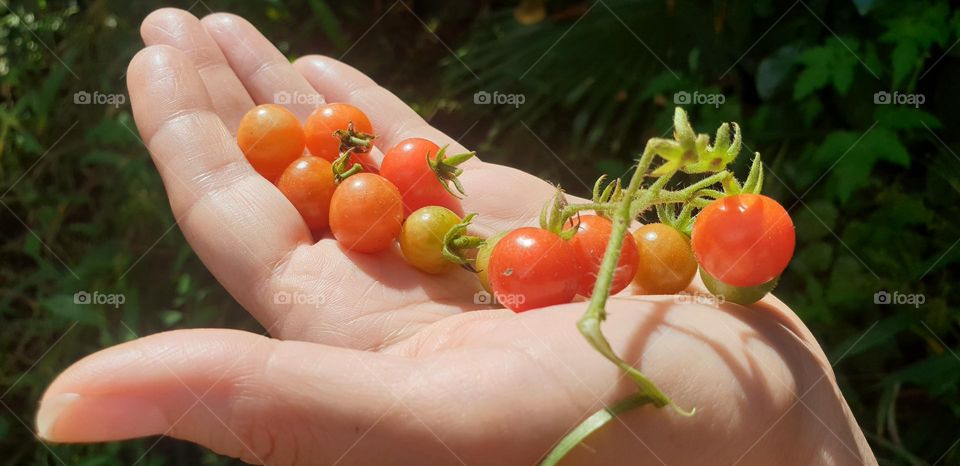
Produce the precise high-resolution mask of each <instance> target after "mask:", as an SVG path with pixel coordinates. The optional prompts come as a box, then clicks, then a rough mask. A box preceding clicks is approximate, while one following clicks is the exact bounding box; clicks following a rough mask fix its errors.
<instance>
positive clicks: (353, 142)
mask: <svg viewBox="0 0 960 466" xmlns="http://www.w3.org/2000/svg"><path fill="white" fill-rule="evenodd" d="M333 137H335V138H337V139H339V140H340V153H343V152H344V151H345V150H347V149H353V150H354V151H356V153H358V154H363V153H366V152H369V151H370V148H372V147H373V140H374V139H376V136H375V135H373V134H369V133H364V132H362V131H357V130H356V128H355V127H354V126H353V121H351V122H350V123H348V124H347V129H338V130H336V131H334V132H333Z"/></svg>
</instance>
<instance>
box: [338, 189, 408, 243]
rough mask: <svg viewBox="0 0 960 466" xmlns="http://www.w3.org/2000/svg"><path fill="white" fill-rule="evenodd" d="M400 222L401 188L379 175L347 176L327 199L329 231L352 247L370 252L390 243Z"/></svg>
mask: <svg viewBox="0 0 960 466" xmlns="http://www.w3.org/2000/svg"><path fill="white" fill-rule="evenodd" d="M402 222H403V203H402V202H401V200H400V191H397V187H396V186H394V185H393V184H392V183H390V182H389V181H387V179H386V178H384V177H382V176H380V175H375V174H373V173H357V174H356V175H353V176H350V177H349V178H347V179H345V180H343V182H341V183H340V186H337V189H336V191H334V192H333V198H331V200H330V231H332V232H333V236H334V237H335V238H337V241H339V242H340V244H341V245H343V247H345V248H346V249H348V250H351V251H356V252H365V253H372V252H377V251H382V250H384V249H386V248H388V247H390V245H391V244H393V240H394V239H396V238H397V235H399V234H400V226H401V223H402Z"/></svg>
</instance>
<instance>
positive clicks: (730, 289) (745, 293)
mask: <svg viewBox="0 0 960 466" xmlns="http://www.w3.org/2000/svg"><path fill="white" fill-rule="evenodd" d="M700 279H701V280H703V285H704V286H706V287H707V290H708V291H710V294H712V295H714V296H716V297H717V299H718V301H730V302H731V303H737V304H742V305H744V306H749V305H750V304H753V303H755V302H757V301H760V299H762V298H763V297H764V296H766V295H767V293H769V292H771V291H773V289H774V288H775V287H776V286H777V281H778V280H779V277H776V278H774V279H773V280H770V281H768V282H766V283H761V284H759V285H754V286H733V285H728V284H726V283H723V282H721V281H720V280H717V279H716V278H713V277H711V276H710V274H709V273H708V272H707V271H706V270H704V269H703V267H700Z"/></svg>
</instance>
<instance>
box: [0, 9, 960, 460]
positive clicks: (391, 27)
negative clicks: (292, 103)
mask: <svg viewBox="0 0 960 466" xmlns="http://www.w3.org/2000/svg"><path fill="white" fill-rule="evenodd" d="M153 3H154V2H147V1H139V2H128V1H120V0H117V1H106V0H102V1H72V2H71V1H13V0H3V1H0V4H2V7H0V37H2V40H0V235H2V241H0V404H2V405H3V409H0V463H2V462H6V463H7V464H71V465H73V464H82V465H111V464H141V465H164V464H227V463H230V460H227V459H223V458H219V457H217V456H216V455H214V454H212V453H209V452H206V451H204V450H202V449H200V448H198V447H195V446H193V445H190V444H187V443H184V442H179V441H175V440H170V439H162V438H149V439H144V440H138V441H131V442H122V443H114V444H107V445H92V446H54V445H50V446H45V445H43V444H41V443H39V442H37V441H36V440H35V438H34V436H33V433H32V432H31V429H32V428H33V418H34V413H35V409H36V406H37V400H38V398H39V396H40V395H41V394H42V391H43V389H44V388H45V386H46V385H47V384H48V383H49V382H50V381H51V380H52V379H53V377H55V376H56V374H57V373H58V372H59V371H60V370H62V369H64V368H65V367H67V366H68V365H69V364H70V363H71V362H73V361H75V360H77V359H79V358H80V357H82V356H84V355H86V354H89V353H91V352H94V351H96V350H98V349H101V348H103V347H105V346H109V345H113V344H115V343H117V342H120V341H124V340H129V339H132V338H135V337H137V336H138V335H144V334H150V333H155V332H159V331H163V330H166V329H171V328H180V327H239V328H245V329H250V330H254V331H262V329H260V328H259V327H258V326H257V324H256V323H255V322H254V321H253V320H252V319H251V318H249V317H248V316H247V315H246V313H245V312H244V310H243V309H241V308H240V307H239V306H238V305H237V304H236V303H235V302H234V301H233V300H232V299H231V298H230V296H228V295H227V294H226V292H225V291H224V290H223V289H222V288H221V287H220V286H219V285H218V284H217V282H216V280H214V279H213V277H212V276H211V275H210V274H209V273H208V272H207V271H206V270H205V268H204V267H203V265H202V264H201V263H200V261H199V260H198V259H197V257H196V256H195V255H194V254H193V252H192V251H191V249H190V248H189V246H188V245H187V244H186V242H185V240H184V238H183V236H182V235H181V233H180V231H179V229H178V228H177V227H176V224H175V223H174V219H173V217H172V215H171V213H170V209H169V206H168V204H167V200H166V197H165V194H164V190H163V187H162V185H161V182H160V178H159V177H158V176H157V173H156V171H155V169H154V167H153V164H152V163H151V161H150V160H149V156H148V154H147V152H146V150H145V149H144V147H143V145H142V144H141V142H140V141H139V138H138V136H137V134H136V129H135V126H134V122H133V121H132V118H131V115H130V107H129V102H128V99H127V98H126V88H125V81H124V72H125V69H126V65H127V62H128V60H129V59H130V58H131V57H132V56H133V54H134V53H136V51H137V50H138V49H140V48H141V46H142V43H141V40H140V38H139V35H138V27H139V23H140V21H141V20H142V19H143V18H144V16H146V14H147V13H149V12H150V11H151V10H153V9H154V8H157V7H159V6H162V5H161V4H160V3H159V2H158V3H157V4H153ZM170 5H172V6H179V7H181V8H184V9H189V10H190V11H191V12H193V13H194V14H196V15H198V16H203V15H206V14H208V13H210V12H211V11H221V10H226V11H232V12H234V13H237V14H240V15H242V16H244V17H246V18H247V19H249V20H250V21H251V22H252V23H253V24H254V25H256V26H257V27H259V28H260V29H261V30H262V31H263V32H264V33H265V34H266V35H267V37H268V38H270V39H271V40H272V41H273V42H274V43H275V44H277V46H278V47H279V48H280V49H281V50H282V51H283V52H284V53H285V54H287V55H288V56H289V57H290V58H291V59H293V58H296V57H297V56H300V55H304V54H308V53H322V54H326V55H330V56H334V57H340V58H342V59H343V60H344V61H346V62H347V63H349V64H351V65H353V66H355V67H357V68H359V69H360V70H362V71H364V72H366V73H367V74H369V75H371V76H372V77H373V78H374V79H376V80H377V81H378V82H380V83H381V84H382V85H383V86H384V87H386V88H387V89H390V90H391V91H393V92H394V93H396V94H397V95H399V96H400V97H401V98H403V99H404V100H405V101H407V102H409V103H410V105H411V106H413V107H414V108H415V109H416V110H417V111H418V112H420V114H421V115H423V116H424V117H425V118H426V119H427V120H428V121H430V122H431V123H432V124H433V125H434V126H436V127H438V128H440V129H441V130H444V131H446V132H447V133H448V134H450V135H451V136H452V137H454V138H459V139H460V140H461V142H462V143H463V144H464V145H465V146H467V147H471V148H474V149H476V150H478V151H479V153H480V155H481V157H483V158H484V159H486V160H488V161H494V162H499V163H504V164H509V165H513V166H516V167H519V168H522V169H525V170H527V171H530V172H532V173H534V174H537V175H539V176H541V177H543V178H546V179H548V180H552V181H555V182H558V183H561V184H562V185H563V186H564V187H565V188H566V189H567V190H568V191H569V192H571V193H574V194H579V195H584V194H585V193H586V192H587V187H586V186H585V183H584V182H586V184H587V185H589V184H591V183H592V180H593V179H595V178H596V177H597V176H598V175H600V174H603V173H606V174H609V175H612V176H620V175H622V174H623V173H624V172H625V171H626V170H627V168H628V167H629V165H630V163H631V160H632V157H634V156H635V155H637V154H638V153H639V152H640V151H641V150H642V148H643V144H644V142H645V141H646V139H647V138H650V137H655V136H661V135H664V134H668V133H669V131H670V129H671V126H670V116H671V114H672V109H673V106H674V105H675V104H681V105H683V106H684V107H685V108H686V109H687V110H688V111H689V112H690V113H691V117H692V119H693V121H694V127H695V128H696V129H698V130H700V131H702V132H712V131H713V129H714V128H716V126H717V125H718V124H719V123H720V122H722V121H731V120H732V121H738V122H740V123H741V124H742V127H743V128H744V141H745V143H746V145H747V146H748V148H749V150H751V151H758V152H761V153H762V154H763V157H764V161H765V162H766V164H767V172H766V180H767V184H766V189H765V191H766V192H767V193H768V194H769V195H771V196H773V197H775V198H777V199H778V200H780V202H781V203H783V204H784V206H786V207H788V208H789V210H790V212H791V215H792V217H793V219H794V221H795V222H796V225H797V234H798V247H797V254H796V257H795V259H794V261H793V263H792V264H791V266H790V267H789V269H788V270H787V272H786V274H785V276H784V277H783V280H782V281H781V285H780V287H779V289H778V290H777V295H778V296H779V297H780V298H781V299H783V300H784V301H785V302H786V303H788V304H789V305H790V306H791V307H793V309H795V310H796V311H797V313H798V314H799V315H800V317H802V318H803V320H804V321H805V322H806V323H807V325H809V326H810V328H811V329H812V331H813V332H814V334H815V335H816V336H817V338H818V339H819V341H820V342H821V343H822V344H823V346H824V349H825V350H826V352H827V354H828V355H829V356H830V358H831V361H832V362H833V363H834V366H835V370H836V374H837V379H838V382H839V384H840V387H841V389H842V390H843V392H844V395H845V396H846V398H847V400H848V402H849V403H850V406H851V408H852V409H853V411H854V413H855V414H856V417H857V420H858V421H859V422H860V424H861V426H862V428H863V430H864V432H865V433H866V435H867V438H868V439H869V441H870V443H871V445H872V447H873V449H874V451H875V453H876V455H877V457H878V458H879V459H880V462H881V464H885V465H934V464H941V465H957V464H960V446H958V440H960V439H958V435H960V358H958V354H957V353H958V352H960V327H958V325H960V313H958V312H957V306H958V302H957V301H958V298H960V295H958V294H957V292H956V290H957V287H958V286H960V283H958V278H960V273H958V272H960V267H958V263H960V246H958V241H960V222H958V221H957V219H958V215H960V202H958V201H960V157H958V155H957V151H960V136H958V130H960V110H958V109H960V99H958V93H957V91H955V89H956V87H955V86H956V83H957V82H960V47H956V46H957V44H958V42H960V10H957V9H955V7H954V6H952V5H951V4H950V2H947V1H906V0H904V1H889V0H887V1H884V0H836V1H825V0H800V1H796V2H790V1H781V2H775V1H772V0H759V1H753V2H743V1H733V0H714V1H709V2H708V1H699V2H689V1H683V0H651V1H643V0H595V1H594V0H588V1H577V0H563V1H561V0H550V1H549V2H547V1H545V0H540V1H537V0H524V1H517V0H512V1H475V2H448V1H442V0H428V1H422V0H402V1H399V0H398V1H390V0H383V1H352V2H333V1H326V0H299V1H284V2H281V1H279V0H277V1H241V0H224V1H215V0H197V1H192V0H188V1H183V2H170ZM84 93H86V95H85V94H84ZM745 152H746V151H745ZM749 158H750V157H749V156H748V155H743V154H742V155H741V157H740V159H741V162H740V165H739V166H737V167H735V168H736V170H737V171H738V172H739V173H740V174H741V176H742V175H743V174H745V170H746V167H745V166H743V163H744V162H745V161H748V160H749ZM82 290H101V292H103V293H112V294H115V295H122V296H123V297H124V302H123V303H122V304H120V303H106V304H102V305H100V304H89V305H83V304H79V305H78V304H75V300H74V294H75V293H77V292H78V291H82Z"/></svg>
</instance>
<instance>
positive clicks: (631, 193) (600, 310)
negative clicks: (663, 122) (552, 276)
mask: <svg viewBox="0 0 960 466" xmlns="http://www.w3.org/2000/svg"><path fill="white" fill-rule="evenodd" d="M654 153H655V150H654V149H653V148H652V147H651V146H649V145H648V146H647V148H646V149H645V150H644V153H643V155H642V156H641V157H640V160H639V161H638V163H637V168H636V170H635V171H634V172H633V177H632V178H631V179H630V184H629V185H628V186H627V189H626V191H625V192H624V196H623V200H622V201H620V203H619V204H618V205H617V208H616V211H615V213H614V217H613V231H612V232H611V233H610V239H609V242H608V243H607V250H606V252H605V253H604V255H603V261H602V262H601V263H600V271H599V273H598V274H597V282H596V285H594V288H593V295H592V297H591V298H590V304H589V305H588V306H587V311H586V312H585V313H584V315H583V317H581V318H580V321H579V322H577V328H579V329H580V333H581V334H583V336H584V337H585V338H586V339H587V341H588V342H589V343H590V345H591V346H593V348H594V349H596V350H597V351H598V352H600V354H602V355H603V356H604V357H605V358H607V359H608V360H610V362H612V363H614V364H615V365H616V366H617V367H619V368H620V369H621V370H623V371H624V372H625V373H626V374H627V376H629V377H630V379H632V380H633V381H634V383H635V384H637V387H638V388H639V390H640V392H639V393H640V394H641V395H643V396H645V397H647V398H649V400H650V402H651V403H653V404H654V405H655V406H657V407H663V406H667V405H669V406H672V407H673V408H674V410H676V411H677V412H678V413H681V414H685V415H690V414H692V412H690V413H688V412H686V411H684V410H681V409H680V408H679V407H677V406H676V405H674V404H673V402H672V401H671V400H670V398H668V397H667V396H666V395H665V394H664V393H663V392H662V391H660V389H659V388H657V386H656V385H655V384H654V383H653V382H652V381H650V379H648V378H647V377H646V376H645V375H643V373H641V372H640V371H639V370H637V369H636V368H634V367H633V366H632V365H630V364H629V363H627V362H626V361H624V360H623V359H622V358H620V357H619V356H617V354H616V353H615V352H614V351H613V348H611V347H610V342H608V341H607V339H606V337H605V336H604V335H603V331H602V329H601V323H602V322H603V321H604V320H606V317H607V315H606V304H607V299H609V297H610V286H611V284H612V282H613V275H614V272H615V271H616V269H617V262H619V260H620V251H621V249H622V247H623V241H624V237H625V236H626V233H627V229H628V227H629V225H630V223H631V222H632V221H633V219H634V218H635V217H636V216H637V215H639V213H640V212H642V211H643V210H645V209H647V208H649V207H650V206H651V205H653V200H654V199H657V198H658V196H659V193H660V190H661V189H662V188H663V186H664V185H666V184H667V182H668V181H669V180H670V178H671V177H672V176H673V173H674V172H671V173H668V174H666V175H664V176H662V177H660V178H658V179H657V181H655V182H654V183H653V184H652V185H651V186H650V188H648V189H645V190H643V191H642V192H640V194H639V195H638V191H640V184H641V183H642V182H643V178H644V175H645V174H646V173H647V171H648V170H649V168H650V164H651V163H652V161H653V156H654Z"/></svg>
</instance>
